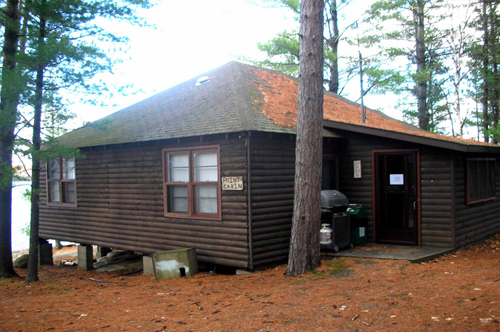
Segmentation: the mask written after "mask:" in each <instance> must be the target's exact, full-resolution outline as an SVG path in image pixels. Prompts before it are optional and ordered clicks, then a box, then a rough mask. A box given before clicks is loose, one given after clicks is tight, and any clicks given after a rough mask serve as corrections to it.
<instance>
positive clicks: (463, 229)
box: [453, 154, 500, 248]
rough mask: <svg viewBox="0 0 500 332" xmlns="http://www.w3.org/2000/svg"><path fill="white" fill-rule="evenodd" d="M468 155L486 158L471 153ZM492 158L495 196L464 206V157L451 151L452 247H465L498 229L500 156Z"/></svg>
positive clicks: (499, 221)
mask: <svg viewBox="0 0 500 332" xmlns="http://www.w3.org/2000/svg"><path fill="white" fill-rule="evenodd" d="M469 157H471V158H474V157H476V158H477V157H488V156H475V155H470V156H469ZM495 159H496V167H495V191H496V195H495V196H496V199H495V200H493V201H487V202H482V203H475V204H470V205H467V203H466V197H465V195H466V194H465V186H466V181H467V180H466V179H467V170H466V156H464V155H462V154H455V155H454V156H453V162H454V170H455V171H454V179H455V190H454V192H453V193H454V198H455V218H456V247H457V248H461V247H466V246H469V245H472V244H475V243H477V242H479V241H481V240H484V239H486V238H488V237H490V236H492V235H494V234H496V233H498V232H500V218H499V217H498V216H499V215H500V159H499V158H495Z"/></svg>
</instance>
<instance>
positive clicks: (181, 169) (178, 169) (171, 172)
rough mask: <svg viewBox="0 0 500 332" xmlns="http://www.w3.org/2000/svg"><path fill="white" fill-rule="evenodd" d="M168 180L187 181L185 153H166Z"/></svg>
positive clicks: (187, 165)
mask: <svg viewBox="0 0 500 332" xmlns="http://www.w3.org/2000/svg"><path fill="white" fill-rule="evenodd" d="M168 165H169V166H168V167H169V169H168V181H169V182H189V156H188V154H187V153H182V154H180V153H176V154H169V155H168Z"/></svg>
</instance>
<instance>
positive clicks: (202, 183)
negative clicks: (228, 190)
mask: <svg viewBox="0 0 500 332" xmlns="http://www.w3.org/2000/svg"><path fill="white" fill-rule="evenodd" d="M163 165H164V187H163V188H164V196H165V216H167V217H177V218H196V219H220V181H219V172H220V166H219V147H218V146H208V147H193V148H185V149H166V150H164V151H163Z"/></svg>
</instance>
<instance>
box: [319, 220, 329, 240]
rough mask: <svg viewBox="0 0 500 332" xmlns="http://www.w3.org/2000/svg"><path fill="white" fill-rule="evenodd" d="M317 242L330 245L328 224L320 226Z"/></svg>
mask: <svg viewBox="0 0 500 332" xmlns="http://www.w3.org/2000/svg"><path fill="white" fill-rule="evenodd" d="M319 242H320V244H322V245H330V244H332V228H331V227H330V224H321V230H320V231H319Z"/></svg>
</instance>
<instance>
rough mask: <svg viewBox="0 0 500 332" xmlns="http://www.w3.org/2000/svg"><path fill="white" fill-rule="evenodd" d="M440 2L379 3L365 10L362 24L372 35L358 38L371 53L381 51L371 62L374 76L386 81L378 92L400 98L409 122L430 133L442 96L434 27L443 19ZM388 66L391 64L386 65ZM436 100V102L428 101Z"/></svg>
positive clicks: (437, 35) (438, 38)
mask: <svg viewBox="0 0 500 332" xmlns="http://www.w3.org/2000/svg"><path fill="white" fill-rule="evenodd" d="M441 2H442V0H395V1H386V0H379V1H376V2H374V3H373V4H372V5H371V7H370V9H369V10H368V11H367V18H366V19H365V22H366V23H370V24H371V28H370V30H371V31H376V33H375V34H370V35H365V36H363V37H362V38H360V40H361V42H362V44H363V45H364V46H365V47H369V48H378V49H380V52H379V56H378V58H377V59H376V60H375V59H373V62H374V65H373V67H375V69H372V70H373V72H374V73H375V74H376V75H377V76H379V77H384V79H383V80H382V82H387V81H389V82H392V83H391V84H387V85H384V86H379V87H378V88H379V91H380V90H382V91H383V90H384V89H385V90H387V91H392V92H394V93H396V94H398V95H403V98H401V99H402V100H405V101H408V100H409V101H410V103H407V102H405V103H404V104H402V106H403V108H404V109H403V112H405V113H406V115H407V119H409V120H413V118H414V116H416V118H417V120H418V121H417V122H418V126H419V127H420V128H421V129H424V130H427V131H433V130H434V128H435V126H436V123H433V120H437V119H439V114H438V110H439V109H438V108H437V106H438V105H440V102H441V98H443V94H440V93H438V92H439V91H434V90H435V89H439V86H440V83H439V79H440V75H443V73H445V71H446V70H445V68H444V65H443V61H442V35H441V31H440V30H439V29H438V28H437V27H436V26H437V22H438V21H439V20H441V19H442V18H443V15H442V13H441V12H440V11H439V9H440V4H441ZM387 64H390V65H389V66H388V65H387ZM432 98H437V99H432Z"/></svg>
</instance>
